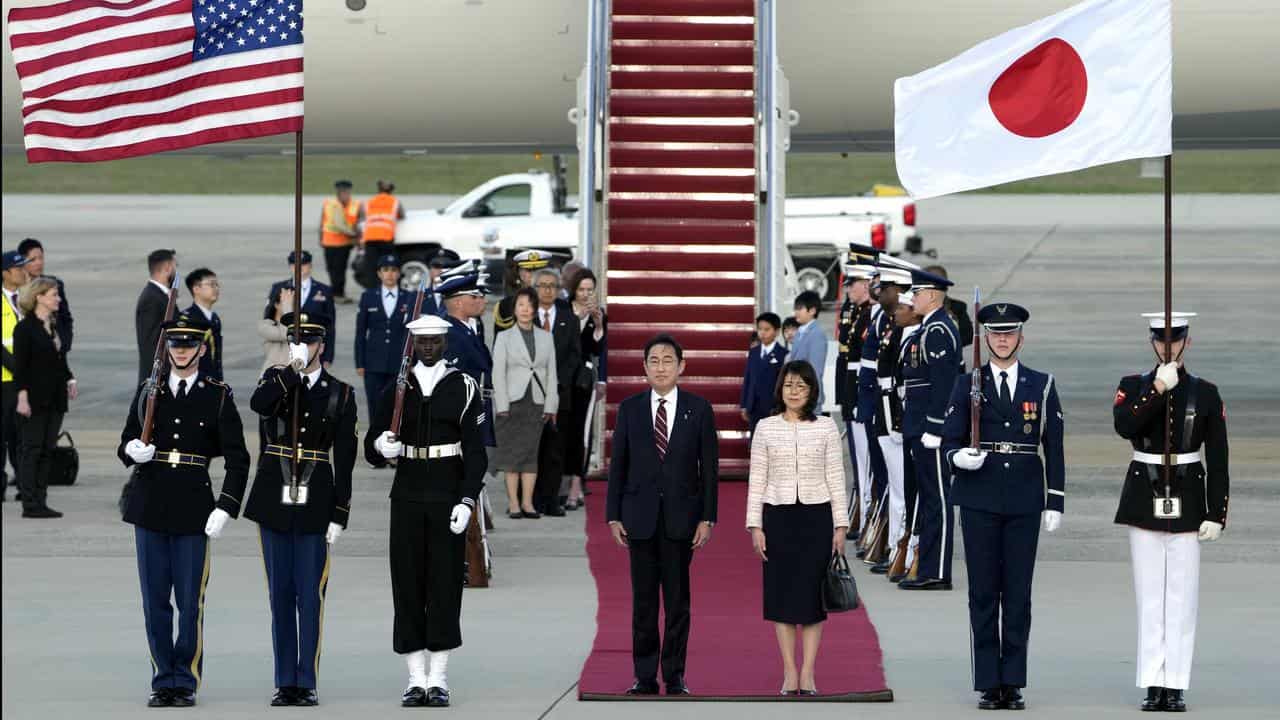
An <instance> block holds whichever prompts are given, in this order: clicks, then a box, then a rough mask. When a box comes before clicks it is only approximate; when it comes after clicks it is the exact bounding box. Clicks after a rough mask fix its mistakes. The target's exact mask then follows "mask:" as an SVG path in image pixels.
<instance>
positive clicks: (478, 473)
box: [364, 315, 488, 707]
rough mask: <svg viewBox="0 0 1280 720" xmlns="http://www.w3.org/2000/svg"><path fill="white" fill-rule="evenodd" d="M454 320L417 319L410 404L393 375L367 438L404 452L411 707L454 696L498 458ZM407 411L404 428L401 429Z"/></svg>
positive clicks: (402, 632) (396, 546)
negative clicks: (475, 550) (477, 519)
mask: <svg viewBox="0 0 1280 720" xmlns="http://www.w3.org/2000/svg"><path fill="white" fill-rule="evenodd" d="M450 327H451V326H450V323H449V322H448V321H446V320H445V319H443V318H441V317H438V316H435V315H423V316H422V317H420V318H418V319H417V320H414V321H413V322H411V323H409V332H410V333H412V335H413V347H414V352H415V354H416V355H417V363H416V364H415V365H414V366H413V369H412V371H411V372H410V373H408V375H407V376H406V377H405V387H404V395H403V399H402V401H401V402H402V405H401V413H396V412H395V410H396V404H397V403H396V394H397V386H398V384H397V383H393V384H392V385H390V386H388V387H387V388H386V390H385V391H384V396H383V399H382V402H380V403H379V405H378V408H379V409H378V414H377V415H376V416H374V418H373V420H372V422H371V423H370V426H369V433H368V434H367V435H366V436H365V440H364V444H365V457H366V458H368V460H369V462H370V463H373V464H374V465H382V464H385V463H386V462H387V461H388V460H395V461H396V474H395V480H394V484H393V485H392V488H391V591H392V595H393V599H394V604H395V631H394V635H393V642H392V646H393V647H394V649H395V651H396V652H397V653H399V654H401V655H404V656H405V660H406V662H407V664H408V666H409V687H408V688H407V689H406V690H405V692H404V695H403V696H402V698H401V704H402V705H404V706H405V707H420V706H431V707H445V706H447V705H448V704H449V685H448V682H447V678H446V670H447V667H448V663H449V652H450V651H451V650H453V649H454V648H457V647H459V646H461V645H462V627H461V613H462V585H463V573H464V569H463V565H464V556H465V551H466V537H465V535H464V534H463V533H465V532H466V529H467V524H468V523H469V522H470V520H471V515H472V513H473V512H474V511H475V509H476V507H477V505H478V502H479V495H480V492H481V489H482V487H483V479H484V473H485V470H486V469H487V467H488V458H487V456H486V452H485V445H484V438H483V436H482V435H481V430H482V428H483V426H484V422H485V417H484V405H483V403H482V401H481V397H480V387H479V385H478V384H477V383H476V381H475V380H474V379H472V377H471V376H470V375H468V374H467V373H465V372H461V371H459V370H457V369H455V368H453V367H450V366H449V365H448V364H447V363H445V362H444V356H445V350H446V348H447V346H448V342H449V341H448V336H449V333H450ZM397 414H398V415H399V419H400V428H399V432H395V431H394V430H393V429H392V421H393V416H395V415H397ZM428 655H429V656H430V657H429V658H428ZM428 667H429V668H430V670H429V671H428Z"/></svg>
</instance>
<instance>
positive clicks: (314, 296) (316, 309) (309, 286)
mask: <svg viewBox="0 0 1280 720" xmlns="http://www.w3.org/2000/svg"><path fill="white" fill-rule="evenodd" d="M293 261H294V256H293V253H289V264H290V265H292V264H293ZM302 264H304V265H310V264H311V253H310V252H308V251H306V250H303V251H302ZM285 287H293V279H292V278H290V279H289V280H281V281H280V282H277V283H274V284H272V286H271V291H270V292H268V293H267V302H268V303H272V304H274V303H275V302H276V300H277V299H278V298H279V297H280V290H281V289H282V288H285ZM302 289H303V290H304V291H305V292H306V295H305V296H303V297H302V298H300V300H301V308H302V312H304V313H306V314H307V315H308V316H310V317H312V318H315V319H316V320H318V321H319V322H320V323H321V324H322V325H324V353H323V354H322V355H321V356H320V361H321V362H323V363H326V364H329V363H332V362H333V357H334V351H335V350H337V348H338V343H337V337H336V326H335V322H336V320H337V317H338V315H337V311H336V310H335V308H334V304H333V290H332V289H330V287H329V286H328V285H325V284H324V283H322V282H320V281H319V280H316V279H314V278H306V279H304V280H303V281H302Z"/></svg>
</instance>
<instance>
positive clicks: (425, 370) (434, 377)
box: [413, 360, 449, 397]
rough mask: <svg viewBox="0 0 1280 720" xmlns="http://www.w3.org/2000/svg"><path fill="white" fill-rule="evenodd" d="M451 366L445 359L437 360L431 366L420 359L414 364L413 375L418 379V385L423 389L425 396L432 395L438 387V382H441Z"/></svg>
mask: <svg viewBox="0 0 1280 720" xmlns="http://www.w3.org/2000/svg"><path fill="white" fill-rule="evenodd" d="M448 369H449V366H448V365H447V364H446V363H445V362H444V361H443V360H441V361H439V362H437V363H436V364H435V365H432V366H431V367H427V366H426V365H423V364H422V361H421V360H419V361H418V362H417V363H415V364H414V366H413V376H414V377H415V378H417V380H418V387H419V388H420V389H421V390H422V395H423V397H431V392H432V391H433V390H435V389H436V383H438V382H440V378H442V377H444V374H445V372H446V371H447V370H448Z"/></svg>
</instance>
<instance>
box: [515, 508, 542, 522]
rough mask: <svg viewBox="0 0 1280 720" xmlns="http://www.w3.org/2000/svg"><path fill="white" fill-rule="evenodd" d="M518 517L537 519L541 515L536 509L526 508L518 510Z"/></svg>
mask: <svg viewBox="0 0 1280 720" xmlns="http://www.w3.org/2000/svg"><path fill="white" fill-rule="evenodd" d="M520 517H522V518H524V519H526V520H537V519H538V518H540V517H542V513H540V512H537V511H534V512H529V511H528V510H522V511H521V512H520Z"/></svg>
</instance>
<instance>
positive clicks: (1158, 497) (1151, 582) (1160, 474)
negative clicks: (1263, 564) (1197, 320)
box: [1113, 312, 1229, 712]
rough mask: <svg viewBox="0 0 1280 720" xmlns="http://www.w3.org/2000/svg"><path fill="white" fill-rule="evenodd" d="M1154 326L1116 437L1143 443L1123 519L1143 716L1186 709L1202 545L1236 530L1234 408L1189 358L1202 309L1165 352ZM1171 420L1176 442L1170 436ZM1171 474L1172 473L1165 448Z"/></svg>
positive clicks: (1118, 411) (1118, 406)
mask: <svg viewBox="0 0 1280 720" xmlns="http://www.w3.org/2000/svg"><path fill="white" fill-rule="evenodd" d="M1143 317H1146V318H1148V319H1149V320H1150V323H1149V324H1150V328H1151V330H1150V332H1151V347H1152V349H1153V350H1154V351H1155V355H1156V363H1157V365H1156V367H1155V369H1154V370H1152V371H1150V372H1148V373H1146V374H1145V375H1130V376H1128V377H1126V378H1124V379H1122V380H1121V381H1120V387H1119V388H1118V389H1117V390H1116V397H1115V405H1114V408H1113V415H1114V416H1115V426H1116V432H1117V433H1118V434H1119V435H1120V437H1122V438H1124V439H1126V440H1128V441H1129V442H1131V443H1132V444H1133V460H1132V461H1131V462H1130V463H1129V469H1128V471H1127V472H1126V473H1125V478H1124V490H1123V491H1122V492H1121V495H1120V508H1119V509H1118V510H1117V511H1116V518H1115V522H1116V523H1118V524H1120V525H1128V526H1129V549H1130V551H1131V552H1132V554H1133V579H1134V583H1133V584H1134V587H1135V589H1136V590H1137V601H1138V687H1145V688H1146V689H1147V697H1146V699H1145V700H1144V701H1143V702H1142V709H1143V710H1168V711H1173V712H1182V711H1184V710H1186V707H1187V706H1186V700H1185V699H1184V697H1183V692H1184V691H1185V690H1186V689H1187V687H1189V686H1190V683H1191V656H1192V652H1193V651H1194V649H1195V639H1196V614H1197V602H1198V600H1197V598H1198V597H1199V593H1200V545H1199V542H1201V541H1203V542H1209V541H1212V540H1217V539H1218V537H1219V536H1220V535H1221V534H1222V530H1223V528H1224V527H1226V524H1227V494H1228V484H1229V481H1228V473H1227V460H1228V457H1227V409H1226V406H1225V405H1224V404H1223V402H1222V397H1221V396H1220V395H1219V394H1218V387H1217V386H1216V385H1214V384H1213V383H1211V382H1209V381H1208V380H1205V379H1204V378H1200V377H1196V376H1195V375H1192V374H1191V373H1189V372H1187V369H1186V367H1185V366H1184V364H1183V353H1184V352H1185V351H1186V349H1187V348H1188V347H1190V346H1191V338H1190V336H1189V335H1188V333H1189V330H1190V322H1191V318H1192V317H1195V313H1182V312H1175V313H1173V314H1172V318H1171V331H1172V339H1173V342H1172V343H1171V347H1170V352H1169V353H1168V354H1166V351H1165V342H1164V340H1165V320H1164V313H1147V314H1145V315H1143ZM1166 413H1170V414H1171V420H1170V421H1169V422H1170V426H1171V427H1170V431H1171V434H1172V438H1171V440H1172V442H1167V440H1168V439H1169V438H1168V437H1167V436H1166V431H1165V423H1166ZM1166 450H1167V452H1168V453H1169V464H1170V467H1169V470H1168V473H1169V474H1168V478H1167V480H1166V478H1165V474H1164V467H1163V465H1164V462H1165V452H1166Z"/></svg>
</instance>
